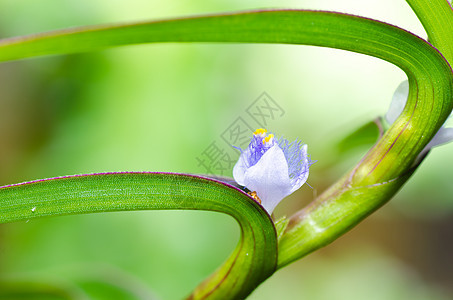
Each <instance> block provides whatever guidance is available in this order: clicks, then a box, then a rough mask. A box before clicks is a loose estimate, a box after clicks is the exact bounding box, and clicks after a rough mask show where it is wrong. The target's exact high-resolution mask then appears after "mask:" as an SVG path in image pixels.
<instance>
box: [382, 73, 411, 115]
mask: <svg viewBox="0 0 453 300" xmlns="http://www.w3.org/2000/svg"><path fill="white" fill-rule="evenodd" d="M408 96H409V82H408V81H407V80H405V81H403V82H401V83H400V85H399V86H398V87H397V88H396V90H395V93H394V94H393V97H392V102H390V107H389V110H388V112H387V113H386V114H385V120H386V121H387V122H388V123H389V124H393V122H395V121H396V119H397V118H398V117H399V116H400V115H401V113H402V112H403V109H404V106H406V102H407V97H408Z"/></svg>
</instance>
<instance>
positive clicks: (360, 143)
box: [336, 119, 383, 156]
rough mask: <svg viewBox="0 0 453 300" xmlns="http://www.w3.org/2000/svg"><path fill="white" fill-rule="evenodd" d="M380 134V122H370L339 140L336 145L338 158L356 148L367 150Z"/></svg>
mask: <svg viewBox="0 0 453 300" xmlns="http://www.w3.org/2000/svg"><path fill="white" fill-rule="evenodd" d="M382 134H383V128H382V124H381V120H380V119H376V120H374V121H370V122H368V123H366V124H364V125H362V126H361V127H359V128H358V129H356V130H354V131H353V132H351V133H350V134H348V135H347V136H345V137H344V138H343V139H341V140H340V141H339V142H338V144H337V145H336V147H337V151H338V153H339V154H340V156H344V155H345V154H347V153H348V152H350V151H352V150H354V149H357V148H363V147H367V148H369V147H371V146H373V145H374V143H376V142H377V140H378V139H379V138H380V137H381V136H382Z"/></svg>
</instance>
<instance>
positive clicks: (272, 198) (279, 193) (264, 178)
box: [235, 145, 292, 214]
mask: <svg viewBox="0 0 453 300" xmlns="http://www.w3.org/2000/svg"><path fill="white" fill-rule="evenodd" d="M238 164H239V162H238ZM239 168H241V166H239V167H238V169H239ZM238 173H239V172H238ZM235 179H236V177H235ZM238 183H239V182H238ZM239 184H240V183H239ZM244 185H245V186H246V187H247V188H248V189H249V190H251V191H256V192H257V194H258V197H259V198H260V199H261V204H262V206H263V207H264V208H265V209H266V210H267V211H268V213H269V214H271V213H272V211H273V210H274V208H275V206H277V204H278V203H279V202H280V201H281V200H282V199H283V198H284V197H286V196H288V195H289V194H290V193H291V190H292V187H291V181H290V178H289V175H288V163H287V161H286V158H285V155H284V153H283V151H282V149H281V148H280V147H279V146H278V145H274V146H272V147H271V148H270V149H269V150H267V151H266V153H264V155H263V156H262V157H261V159H260V160H259V161H258V162H257V163H256V164H255V165H254V166H252V167H250V168H249V169H248V170H247V171H246V172H245V176H244Z"/></svg>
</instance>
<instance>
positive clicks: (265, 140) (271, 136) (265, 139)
mask: <svg viewBox="0 0 453 300" xmlns="http://www.w3.org/2000/svg"><path fill="white" fill-rule="evenodd" d="M273 138H274V135H273V134H272V133H271V134H269V135H268V136H266V137H265V138H264V140H263V144H266V143H269V142H271V141H272V139H273Z"/></svg>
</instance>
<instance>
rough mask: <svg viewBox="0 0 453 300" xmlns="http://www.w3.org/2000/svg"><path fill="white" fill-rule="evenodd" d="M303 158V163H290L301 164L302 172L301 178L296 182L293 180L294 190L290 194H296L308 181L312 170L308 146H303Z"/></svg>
mask: <svg viewBox="0 0 453 300" xmlns="http://www.w3.org/2000/svg"><path fill="white" fill-rule="evenodd" d="M301 156H302V157H303V159H302V161H300V162H289V164H291V163H300V164H301V170H300V174H299V176H298V177H297V178H296V180H292V182H291V183H292V186H293V188H292V189H291V192H290V194H292V193H294V192H295V191H297V190H298V189H299V188H300V187H301V186H302V185H303V184H304V183H305V182H306V181H307V179H308V175H309V168H310V160H309V159H308V153H307V145H303V146H302V148H301Z"/></svg>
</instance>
